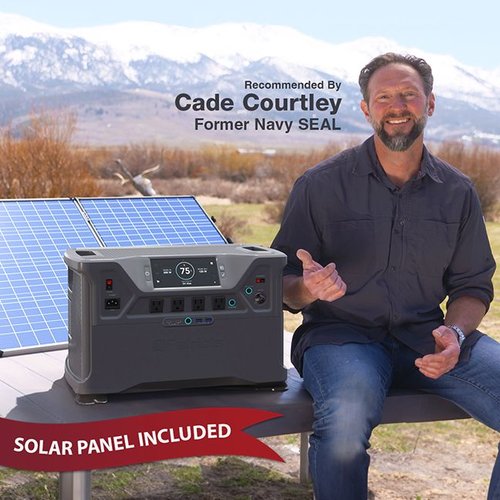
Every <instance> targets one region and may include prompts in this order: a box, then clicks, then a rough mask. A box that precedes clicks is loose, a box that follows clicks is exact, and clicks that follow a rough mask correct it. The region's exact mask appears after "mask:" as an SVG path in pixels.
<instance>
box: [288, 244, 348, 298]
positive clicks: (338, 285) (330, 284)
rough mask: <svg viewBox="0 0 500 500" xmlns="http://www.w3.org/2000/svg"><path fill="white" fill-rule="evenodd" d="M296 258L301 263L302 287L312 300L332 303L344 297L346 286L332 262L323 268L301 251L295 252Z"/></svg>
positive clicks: (305, 251) (307, 253) (308, 254)
mask: <svg viewBox="0 0 500 500" xmlns="http://www.w3.org/2000/svg"><path fill="white" fill-rule="evenodd" d="M297 258H298V259H299V260H300V261H301V262H302V269H303V278H302V279H303V283H304V286H305V288H306V290H307V292H308V293H309V295H310V296H311V297H313V299H314V300H317V299H319V300H326V301H328V302H333V301H334V300H337V299H340V297H343V296H344V295H345V293H346V290H347V286H346V284H345V283H344V281H343V280H342V278H341V277H340V275H339V273H338V272H337V269H336V267H335V264H334V263H333V262H331V263H330V264H328V265H327V266H325V267H323V266H322V265H321V264H319V263H318V262H316V261H315V260H313V258H312V256H311V254H310V253H309V252H308V251H307V250H303V249H299V250H297Z"/></svg>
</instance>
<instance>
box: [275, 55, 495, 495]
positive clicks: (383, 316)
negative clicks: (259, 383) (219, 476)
mask: <svg viewBox="0 0 500 500" xmlns="http://www.w3.org/2000/svg"><path fill="white" fill-rule="evenodd" d="M359 84H360V88H361V92H362V95H363V100H362V101H361V110H362V112H363V114H364V115H365V117H366V119H367V120H368V121H369V122H370V123H371V125H372V126H373V129H374V131H375V134H374V135H373V136H372V137H370V138H369V139H367V140H366V141H365V142H364V143H363V144H361V145H359V146H357V147H354V148H351V149H348V150H346V151H344V152H342V153H340V154H339V155H336V156H334V157H332V158H330V159H328V160H325V161H324V162H322V163H320V164H319V165H317V166H316V167H314V168H312V169H310V170H309V171H307V172H306V173H305V174H304V175H303V176H302V177H300V178H299V179H298V180H297V181H296V183H295V186H294V188H293V190H292V192H291V194H290V198H289V200H288V203H287V206H286V208H285V213H284V216H283V221H282V225H281V228H280V230H279V232H278V234H277V236H276V238H275V240H274V242H273V245H272V246H273V247H274V248H277V249H278V250H281V251H283V252H285V253H286V254H287V255H288V264H287V266H286V268H285V270H284V278H283V289H284V302H285V304H286V307H287V308H288V309H290V310H291V311H294V312H299V311H300V312H302V314H303V318H304V321H303V324H302V325H301V326H300V327H299V328H298V329H297V331H296V332H295V334H294V338H293V342H292V361H293V363H294V365H295V366H296V368H297V369H298V371H299V373H300V374H301V375H302V376H303V378H304V385H305V387H306V388H307V390H308V391H309V393H310V394H311V396H312V398H313V400H314V425H313V434H312V435H311V439H310V450H309V459H310V469H311V476H312V478H313V483H314V492H315V498H316V500H325V499H339V500H349V499H356V500H365V499H366V498H367V495H368V466H369V462H370V458H369V455H368V453H367V450H368V448H369V439H370V435H371V432H372V430H373V428H374V427H375V426H377V425H378V424H379V422H380V419H381V415H382V409H383V404H384V399H385V397H386V394H387V392H388V390H389V388H390V387H392V386H398V387H407V388H412V389H420V390H423V391H427V392H431V393H435V394H439V395H441V396H443V397H445V398H447V399H450V400H452V401H454V402H455V403H456V404H458V405H459V406H461V407H462V408H464V409H465V410H466V411H467V412H469V413H470V414H471V415H472V416H473V417H474V418H476V419H477V420H479V421H481V422H483V423H484V424H486V425H488V426H489V427H491V428H493V429H496V430H500V344H499V343H498V342H496V341H495V340H493V339H492V338H490V337H488V336H487V335H484V334H483V333H481V332H480V331H478V330H477V327H478V326H479V324H480V322H481V320H482V318H483V316H484V315H485V313H486V312H487V310H488V308H489V305H490V302H491V300H492V298H493V286H492V281H491V279H492V276H493V273H494V271H495V262H494V259H493V256H492V253H491V249H490V245H489V242H488V237H487V234H486V229H485V226H484V220H483V217H482V213H481V208H480V203H479V200H478V197H477V194H476V192H475V190H474V186H473V185H472V183H471V181H470V179H468V178H467V177H465V176H464V175H463V174H462V173H460V172H459V171H458V170H456V169H455V168H454V167H452V166H450V165H448V164H447V163H445V162H444V161H442V160H440V159H438V158H437V157H435V156H433V155H432V154H430V153H429V151H428V150H427V148H426V147H425V146H424V137H423V132H424V128H425V125H426V122H427V119H428V117H430V116H431V115H432V114H433V112H434V108H435V97H434V95H433V93H432V86H433V76H432V70H431V68H430V66H429V65H428V64H427V63H426V62H425V61H424V60H423V59H419V58H417V57H414V56H403V55H399V54H392V53H389V54H384V55H381V56H379V57H376V58H375V59H373V60H372V61H371V62H370V63H369V64H367V65H366V66H365V67H364V68H363V69H362V70H361V73H360V77H359ZM445 299H446V300H447V308H446V314H443V312H442V309H441V307H440V304H441V303H442V302H443V301H444V300H445ZM451 460H453V458H450V461H451ZM488 498H489V499H491V500H493V499H499V498H500V461H499V459H498V458H497V463H496V465H495V468H494V471H493V474H492V480H491V483H490V491H489V497H488Z"/></svg>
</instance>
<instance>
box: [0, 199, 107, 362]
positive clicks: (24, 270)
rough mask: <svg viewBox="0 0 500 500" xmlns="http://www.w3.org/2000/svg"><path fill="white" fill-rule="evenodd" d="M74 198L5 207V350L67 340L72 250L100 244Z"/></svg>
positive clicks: (0, 321) (1, 307)
mask: <svg viewBox="0 0 500 500" xmlns="http://www.w3.org/2000/svg"><path fill="white" fill-rule="evenodd" d="M96 245H98V243H97V240H96V238H95V237H94V235H93V234H92V231H91V229H90V227H89V226H88V224H87V223H86V222H85V220H84V219H83V218H82V216H81V214H80V212H79V210H78V208H77V207H76V205H75V204H74V203H73V201H72V200H60V199H57V200H56V199H51V200H6V201H2V202H1V203H0V350H1V351H4V352H5V351H19V352H20V353H21V352H25V351H27V350H33V349H38V348H42V347H44V346H49V345H50V346H54V347H57V346H58V344H63V345H65V343H66V342H67V337H68V329H67V314H68V313H67V309H68V306H67V300H68V299H67V269H66V265H65V264H64V261H63V259H62V255H63V253H64V251H65V250H66V249H68V248H74V247H82V246H83V247H85V246H87V247H88V246H96Z"/></svg>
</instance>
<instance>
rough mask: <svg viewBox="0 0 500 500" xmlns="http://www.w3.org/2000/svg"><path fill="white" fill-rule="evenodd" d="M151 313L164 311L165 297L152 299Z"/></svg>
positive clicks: (150, 304)
mask: <svg viewBox="0 0 500 500" xmlns="http://www.w3.org/2000/svg"><path fill="white" fill-rule="evenodd" d="M149 312H150V313H161V312H163V299H151V301H150V303H149Z"/></svg>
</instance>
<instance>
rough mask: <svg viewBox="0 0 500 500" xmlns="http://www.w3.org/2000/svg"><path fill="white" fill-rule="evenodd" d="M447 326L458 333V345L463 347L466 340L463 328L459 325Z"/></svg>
mask: <svg viewBox="0 0 500 500" xmlns="http://www.w3.org/2000/svg"><path fill="white" fill-rule="evenodd" d="M447 327H448V328H449V329H450V330H453V331H454V332H455V333H456V334H457V340H458V345H459V346H460V348H461V347H462V344H463V343H464V340H465V334H464V332H463V331H462V329H461V328H460V327H459V326H457V325H447Z"/></svg>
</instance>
